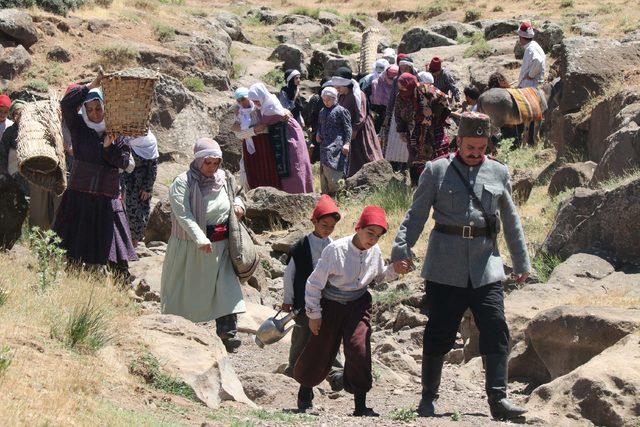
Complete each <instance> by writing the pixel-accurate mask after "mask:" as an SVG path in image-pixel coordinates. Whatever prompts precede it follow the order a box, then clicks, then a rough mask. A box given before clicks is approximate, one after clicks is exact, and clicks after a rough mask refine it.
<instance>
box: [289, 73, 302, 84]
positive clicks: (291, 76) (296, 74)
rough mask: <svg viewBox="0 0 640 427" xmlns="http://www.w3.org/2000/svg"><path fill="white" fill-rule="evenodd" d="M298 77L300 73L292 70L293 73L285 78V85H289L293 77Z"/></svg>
mask: <svg viewBox="0 0 640 427" xmlns="http://www.w3.org/2000/svg"><path fill="white" fill-rule="evenodd" d="M299 75H300V71H298V70H293V71H292V72H291V74H289V76H288V77H287V83H289V82H290V81H291V80H293V78H294V77H295V76H299Z"/></svg>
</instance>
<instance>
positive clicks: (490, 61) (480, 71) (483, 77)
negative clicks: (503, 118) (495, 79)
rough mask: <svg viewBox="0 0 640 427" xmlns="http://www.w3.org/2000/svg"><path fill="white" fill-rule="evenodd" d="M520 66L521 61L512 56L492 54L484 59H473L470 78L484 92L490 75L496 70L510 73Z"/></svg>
mask: <svg viewBox="0 0 640 427" xmlns="http://www.w3.org/2000/svg"><path fill="white" fill-rule="evenodd" d="M518 68H520V61H518V60H515V59H513V58H512V57H510V56H490V57H489V58H486V59H484V60H483V61H473V62H472V63H471V64H470V65H469V80H470V81H471V84H472V85H474V86H475V87H477V88H478V89H479V90H480V92H484V91H485V90H486V89H487V86H488V84H489V77H490V76H491V74H493V73H494V72H496V71H499V72H501V73H503V74H508V72H509V70H516V69H518Z"/></svg>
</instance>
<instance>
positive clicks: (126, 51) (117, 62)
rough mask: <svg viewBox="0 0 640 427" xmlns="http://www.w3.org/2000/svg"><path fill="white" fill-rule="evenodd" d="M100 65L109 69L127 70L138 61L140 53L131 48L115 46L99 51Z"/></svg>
mask: <svg viewBox="0 0 640 427" xmlns="http://www.w3.org/2000/svg"><path fill="white" fill-rule="evenodd" d="M99 54H100V60H99V63H100V65H102V66H103V67H105V68H107V67H110V68H125V67H126V66H128V65H130V64H131V63H133V62H135V61H137V60H138V58H139V57H140V52H138V50H137V49H135V48H133V47H130V46H122V45H113V46H107V47H105V48H102V49H100V50H99Z"/></svg>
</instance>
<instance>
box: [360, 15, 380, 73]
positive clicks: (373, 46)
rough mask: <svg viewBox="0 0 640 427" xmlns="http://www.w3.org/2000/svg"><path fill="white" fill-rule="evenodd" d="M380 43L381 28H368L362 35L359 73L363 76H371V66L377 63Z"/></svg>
mask: <svg viewBox="0 0 640 427" xmlns="http://www.w3.org/2000/svg"><path fill="white" fill-rule="evenodd" d="M378 43H380V29H379V28H375V27H373V28H368V29H367V31H365V32H364V33H363V34H362V43H361V44H360V61H359V62H358V71H359V72H360V73H361V74H369V73H370V72H371V65H373V63H374V62H376V58H377V56H378Z"/></svg>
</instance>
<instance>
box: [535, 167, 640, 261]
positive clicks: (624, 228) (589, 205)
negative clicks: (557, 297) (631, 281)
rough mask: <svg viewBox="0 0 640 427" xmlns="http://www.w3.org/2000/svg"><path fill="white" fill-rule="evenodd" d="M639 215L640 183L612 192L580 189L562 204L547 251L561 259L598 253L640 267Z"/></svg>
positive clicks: (635, 181) (548, 237)
mask: <svg viewBox="0 0 640 427" xmlns="http://www.w3.org/2000/svg"><path fill="white" fill-rule="evenodd" d="M639 215H640V179H635V180H632V181H631V182H624V183H622V184H621V185H620V186H619V187H617V188H614V189H613V190H609V191H607V190H589V189H584V188H578V189H577V190H575V192H574V194H573V196H572V197H569V198H568V199H566V200H564V201H563V202H562V203H561V204H560V208H559V210H558V213H557V215H556V218H555V221H554V224H553V226H552V228H551V230H550V231H549V234H548V235H547V238H546V240H545V242H544V245H543V248H544V250H545V251H546V252H549V253H553V254H557V255H559V256H560V257H567V256H569V255H571V254H574V253H578V252H585V251H589V252H594V251H597V252H600V253H604V254H606V255H608V256H611V257H613V258H615V259H616V260H618V261H619V262H623V263H631V264H638V263H639V262H640V246H639V245H638V242H639V241H640V227H637V225H636V221H637V218H638V217H639ZM614 218H615V220H614Z"/></svg>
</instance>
